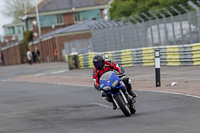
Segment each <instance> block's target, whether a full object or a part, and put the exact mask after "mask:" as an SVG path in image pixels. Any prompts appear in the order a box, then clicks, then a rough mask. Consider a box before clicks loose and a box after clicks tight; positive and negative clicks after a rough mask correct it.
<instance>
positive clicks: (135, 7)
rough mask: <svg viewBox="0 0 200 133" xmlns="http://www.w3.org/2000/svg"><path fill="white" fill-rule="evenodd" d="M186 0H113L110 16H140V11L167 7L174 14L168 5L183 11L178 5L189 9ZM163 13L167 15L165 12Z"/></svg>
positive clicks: (113, 17) (145, 11)
mask: <svg viewBox="0 0 200 133" xmlns="http://www.w3.org/2000/svg"><path fill="white" fill-rule="evenodd" d="M188 1H189V0H114V2H113V3H112V4H111V8H110V16H111V19H117V18H121V17H128V16H131V15H132V16H135V15H136V14H138V15H140V16H141V13H142V12H144V13H147V14H148V11H155V10H156V9H157V10H161V11H162V9H163V8H167V9H168V10H170V11H171V12H172V13H173V14H174V15H176V14H177V13H176V12H174V11H173V10H171V8H170V6H174V7H176V8H177V9H179V10H180V11H181V12H184V11H183V10H181V9H180V7H179V6H178V5H179V4H182V5H184V6H187V8H188V9H189V10H191V8H190V7H189V6H188V4H187V2H188ZM191 1H192V2H194V3H195V2H196V1H195V0H191ZM197 5H198V4H197ZM163 13H164V12H163ZM164 14H165V15H166V16H168V15H167V14H166V13H164ZM141 17H143V16H141ZM143 18H144V17H143ZM144 19H145V18H144Z"/></svg>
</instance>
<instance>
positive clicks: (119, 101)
mask: <svg viewBox="0 0 200 133" xmlns="http://www.w3.org/2000/svg"><path fill="white" fill-rule="evenodd" d="M115 100H116V102H117V104H118V105H119V107H120V109H121V111H122V112H123V113H124V115H125V116H127V117H129V116H130V115H131V112H130V111H129V108H128V106H127V105H126V104H125V102H124V100H123V98H122V97H121V95H117V96H115Z"/></svg>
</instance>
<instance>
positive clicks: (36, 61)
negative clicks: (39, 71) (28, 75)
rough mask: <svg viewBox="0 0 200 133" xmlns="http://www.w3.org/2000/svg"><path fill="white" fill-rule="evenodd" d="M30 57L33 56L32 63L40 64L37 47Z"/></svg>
mask: <svg viewBox="0 0 200 133" xmlns="http://www.w3.org/2000/svg"><path fill="white" fill-rule="evenodd" d="M32 55H33V62H34V63H40V60H39V56H40V51H39V50H38V48H37V47H35V50H34V51H33V52H32Z"/></svg>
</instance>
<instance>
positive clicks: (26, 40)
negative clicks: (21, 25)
mask: <svg viewBox="0 0 200 133" xmlns="http://www.w3.org/2000/svg"><path fill="white" fill-rule="evenodd" d="M32 40H33V32H32V31H25V32H24V40H23V44H24V48H25V51H27V50H28V43H29V42H30V41H32Z"/></svg>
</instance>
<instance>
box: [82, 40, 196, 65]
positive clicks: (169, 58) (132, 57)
mask: <svg viewBox="0 0 200 133" xmlns="http://www.w3.org/2000/svg"><path fill="white" fill-rule="evenodd" d="M155 49H159V50H160V61H161V65H163V66H165V65H166V66H180V65H200V43H197V44H191V45H176V46H158V47H145V48H137V49H126V50H120V51H108V52H101V53H95V52H92V53H86V54H79V55H78V61H79V68H94V67H93V63H92V59H93V57H94V56H95V55H96V54H104V53H108V54H109V59H110V60H114V61H116V63H118V64H119V65H121V66H123V67H130V66H153V65H155V56H154V51H155Z"/></svg>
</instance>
